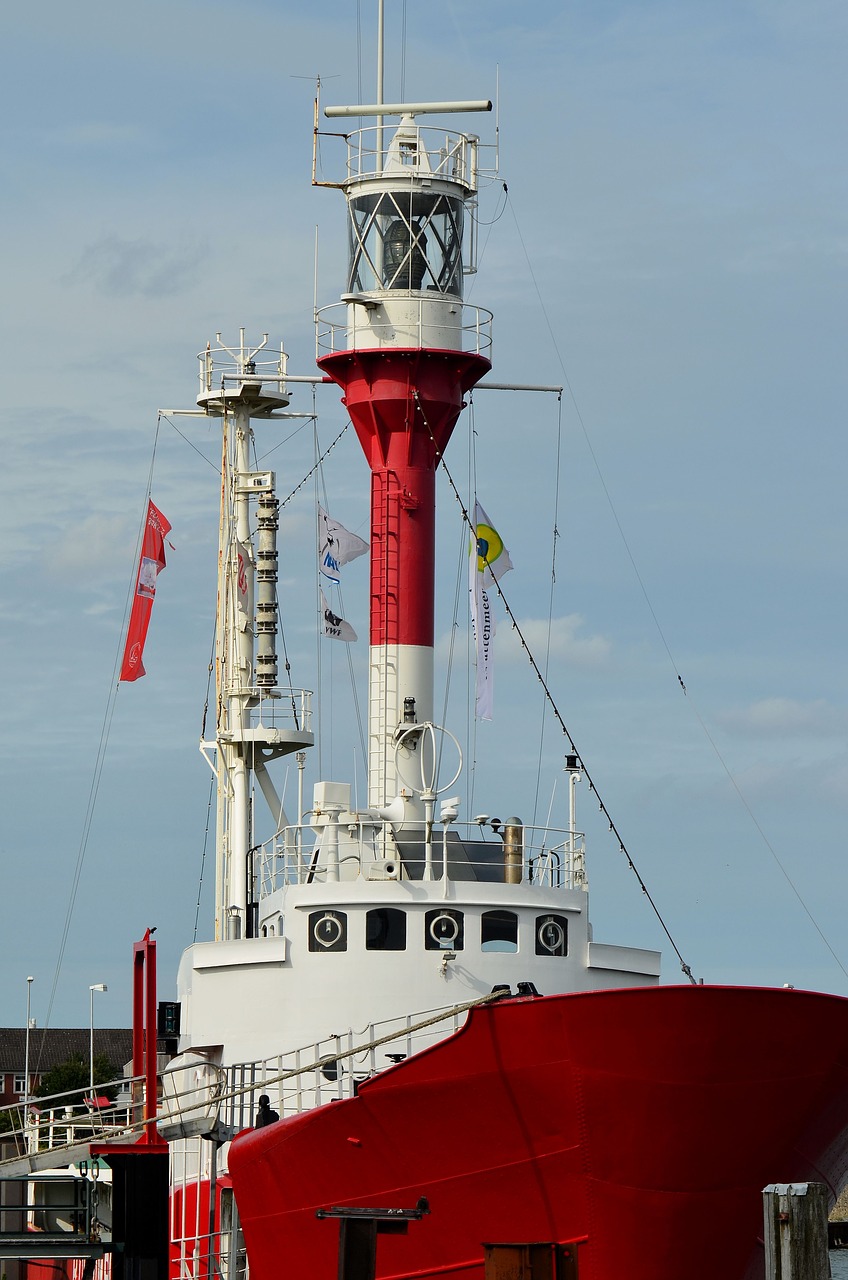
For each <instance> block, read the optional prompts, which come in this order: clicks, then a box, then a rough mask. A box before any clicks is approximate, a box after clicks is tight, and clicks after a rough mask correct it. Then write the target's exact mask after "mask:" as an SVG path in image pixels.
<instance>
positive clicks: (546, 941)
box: [536, 915, 568, 956]
mask: <svg viewBox="0 0 848 1280" xmlns="http://www.w3.org/2000/svg"><path fill="white" fill-rule="evenodd" d="M536 955H537V956H567V955H568V920H567V919H566V917H565V916H553V915H550V916H536Z"/></svg>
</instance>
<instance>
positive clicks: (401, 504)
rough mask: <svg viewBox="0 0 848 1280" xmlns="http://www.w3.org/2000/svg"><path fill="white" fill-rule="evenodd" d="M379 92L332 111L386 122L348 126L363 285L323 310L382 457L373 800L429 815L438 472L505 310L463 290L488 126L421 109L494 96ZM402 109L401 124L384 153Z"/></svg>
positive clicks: (342, 375) (330, 361)
mask: <svg viewBox="0 0 848 1280" xmlns="http://www.w3.org/2000/svg"><path fill="white" fill-rule="evenodd" d="M379 98H380V100H379V101H378V102H377V103H375V104H371V105H359V106H349V107H328V108H327V109H326V112H325V114H326V115H327V116H329V117H339V116H345V117H347V116H373V117H376V119H377V125H376V128H375V127H373V126H372V127H370V128H367V127H366V128H363V129H360V130H356V131H355V132H353V133H351V134H349V135H348V136H347V137H348V161H347V176H346V178H345V179H344V181H342V182H340V183H338V184H334V185H338V186H340V187H341V189H342V190H343V191H344V194H345V198H346V201H347V208H348V219H349V233H350V234H349V243H350V256H349V263H348V279H347V291H346V292H345V293H344V294H343V295H342V299H341V303H340V304H335V306H334V307H327V308H324V309H322V311H321V312H320V313H319V323H320V331H319V347H320V348H321V349H322V351H323V354H320V355H319V359H318V364H319V366H320V367H321V368H322V369H323V370H324V371H325V373H327V374H328V375H329V376H330V377H331V378H332V379H333V380H334V381H335V382H336V383H338V385H339V386H340V387H341V388H342V390H343V392H344V396H343V403H344V404H345V405H346V407H347V410H348V413H349V414H350V417H351V421H352V422H353V425H354V427H355V429H356V434H357V436H358V438H359V442H360V444H361V446H362V449H363V451H364V453H365V457H366V459H367V461H368V464H369V467H370V469H371V609H370V663H369V666H370V677H369V703H368V726H369V727H368V742H369V746H368V803H369V805H370V806H372V807H380V806H384V805H387V804H390V803H391V801H392V800H394V799H395V797H396V796H397V795H399V794H404V796H405V798H407V799H408V800H409V801H410V802H411V804H412V811H410V809H409V808H407V810H406V813H407V816H409V817H412V816H416V817H420V816H421V814H420V813H419V812H417V808H418V805H417V803H416V802H413V800H412V796H411V794H410V790H409V786H408V775H409V776H412V774H413V773H414V774H418V775H419V776H420V775H421V769H420V767H419V766H418V764H417V762H413V761H410V762H409V763H410V766H411V767H410V769H409V770H407V769H405V768H404V767H403V765H404V756H410V755H412V753H414V752H415V751H416V750H417V748H418V745H419V743H421V744H422V750H423V749H424V745H423V744H424V741H425V739H427V738H428V737H430V736H431V735H427V734H425V733H424V731H423V726H424V725H426V724H428V723H430V722H432V718H433V645H434V607H433V602H434V587H435V473H436V468H437V466H438V463H439V459H440V457H441V455H442V452H443V451H444V449H445V447H446V445H447V443H448V440H449V439H450V435H451V432H452V431H453V428H454V425H455V423H456V421H457V418H458V417H459V414H460V411H461V410H462V408H463V396H464V394H465V393H466V392H467V391H468V390H469V389H470V388H471V387H473V386H474V384H475V383H476V382H478V381H479V379H480V378H481V377H482V376H483V375H484V374H485V373H486V372H487V371H488V370H489V368H490V367H491V366H490V361H489V359H488V356H487V355H486V354H484V353H485V352H487V351H488V350H489V348H490V345H491V333H490V322H491V314H490V313H489V312H485V311H483V310H481V309H480V308H477V307H470V306H468V305H467V304H464V303H463V301H462V286H463V275H464V273H465V272H466V271H469V270H473V262H472V261H471V254H470V253H469V254H466V255H464V253H463V232H464V226H465V219H466V211H467V209H468V208H469V206H471V205H473V203H474V201H475V199H476V191H477V138H476V137H475V136H473V135H470V134H462V133H449V132H446V131H445V130H443V129H439V128H428V127H425V126H422V125H420V124H419V123H418V120H417V117H418V116H421V115H425V114H430V113H434V112H438V113H445V112H455V111H485V110H490V109H491V103H490V102H449V103H411V104H403V103H389V104H387V103H384V102H383V101H382V94H380V95H379ZM393 115H394V116H398V115H399V116H400V123H399V124H398V126H397V128H396V129H395V132H394V135H393V137H392V138H391V141H390V142H389V144H388V147H387V148H386V149H385V151H384V150H383V137H382V131H383V121H384V119H385V118H386V117H387V116H393ZM339 308H341V309H342V310H341V314H339ZM416 727H420V728H421V730H422V732H421V734H417V733H416V732H415V729H416ZM400 735H403V741H402V743H400V742H399V739H400ZM413 765H414V768H413V767H412V766H413Z"/></svg>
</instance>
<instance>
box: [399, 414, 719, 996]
mask: <svg viewBox="0 0 848 1280" xmlns="http://www.w3.org/2000/svg"><path fill="white" fill-rule="evenodd" d="M413 395H414V397H415V401H416V404H417V407H418V412H419V413H420V414H421V418H422V421H423V422H424V425H425V426H426V427H427V430H428V432H429V435H430V440H431V442H432V444H433V449H434V450H435V457H436V465H438V464H439V463H441V465H442V467H443V469H444V473H445V476H446V478H447V481H448V484H449V485H450V487H451V490H452V491H453V496H454V498H455V500H456V502H457V503H458V504H459V508H460V511H461V512H462V518H463V520H464V521H465V523H466V524H467V526H468V529H469V533H470V535H471V537H473V536H474V523H473V521H472V519H471V516H470V515H469V513H468V509H467V507H466V506H465V503H464V502H463V500H462V496H461V494H460V492H459V490H458V488H457V487H456V484H455V483H454V479H453V476H452V475H451V473H450V470H449V469H448V466H447V463H446V462H445V459H444V454H443V453H442V451H441V450H440V448H439V446H438V443H437V442H436V438H435V436H434V434H433V431H432V429H431V427H430V424H429V422H428V421H427V417H426V415H425V413H424V410H423V408H422V405H421V399H420V396H419V394H418V392H417V391H414V392H413ZM483 558H484V560H485V561H486V564H487V565H488V563H489V562H488V558H487V557H486V556H485V555H484V557H483ZM492 581H493V584H494V587H495V590H496V591H497V593H498V595H499V597H500V600H501V603H502V604H503V607H504V609H505V610H506V614H507V617H508V618H509V620H510V622H511V623H512V628H513V630H514V631H515V633H516V635H517V636H518V639H519V642H520V644H521V647H522V649H523V650H524V652H525V654H526V655H527V659H528V661H529V663H530V665H531V667H532V668H533V670H534V672H535V673H536V678H537V680H538V681H539V683H540V684H541V686H542V689H543V692H544V696H545V698H546V699H547V702H548V704H549V706H550V708H551V711H552V713H553V715H554V718H555V719H556V722H557V724H558V725H559V727H560V729H561V730H562V733H563V736H564V737H565V738H566V740H567V742H568V745H569V747H570V749H571V750H570V754H572V755H575V756H577V759H578V761H579V763H580V768H581V769H582V770H583V774H584V776H585V778H586V781H587V783H588V784H589V790H590V792H591V793H592V795H593V796H594V797H595V799H596V800H597V802H598V807H599V809H600V812H601V813H602V814H603V815H604V817H605V818H606V820H607V822H608V824H609V829H610V831H611V832H612V834H613V835H614V836H615V839H616V841H617V843H618V848H619V852H620V853H622V854H623V855H624V857H625V859H626V861H627V865H628V867H629V869H630V871H631V872H632V873H633V875H634V876H635V877H636V881H637V883H638V885H639V888H640V889H641V890H642V892H643V894H644V895H645V897H646V898H647V900H648V902H649V904H650V906H651V910H652V911H653V913H654V915H655V917H656V919H657V921H658V922H659V925H660V927H661V929H662V931H663V933H664V934H665V936H666V937H667V938H668V941H669V943H670V944H671V946H672V949H673V950H674V954H675V955H676V956H677V959H678V960H679V961H680V969H681V972H682V973H684V974H685V975H686V977H687V978H688V979H689V981H690V982H691V983H692V985H693V986H695V985H697V981H696V979H695V977H694V976H693V974H692V969H691V967H690V966H689V965H688V964H687V963H686V961H685V960H684V959H683V956H682V954H681V952H680V950H679V948H678V946H677V943H676V942H675V940H674V938H673V937H672V934H671V932H670V930H669V928H668V925H667V924H666V923H665V920H664V919H663V916H662V913H661V912H660V909H659V907H658V906H657V904H656V902H655V901H654V898H653V896H652V895H651V893H650V891H649V889H648V886H647V885H646V883H645V881H644V880H643V879H642V876H641V874H640V872H639V869H638V867H637V866H636V863H635V862H634V861H633V856H632V854H631V853H630V852H629V851H628V849H627V846H626V845H625V843H624V840H623V838H622V836H621V832H620V831H619V830H618V827H617V826H616V825H615V822H614V820H613V818H612V815H611V814H610V812H609V810H608V809H607V807H606V805H605V804H604V800H603V797H602V796H601V794H600V792H599V791H598V788H597V786H596V785H595V781H594V779H593V778H592V775H591V774H590V772H589V770H588V769H587V767H586V764H585V762H584V760H583V758H582V756H581V755H580V752H579V751H578V749H577V744H576V743H575V741H574V739H573V738H572V736H571V733H570V732H569V729H568V726H567V725H566V723H565V721H564V720H563V718H562V715H561V714H560V711H559V708H558V706H557V704H556V702H555V701H554V697H553V694H552V693H551V690H550V688H549V686H548V683H547V681H546V679H545V677H544V675H543V674H542V671H541V669H540V667H539V664H538V663H537V662H536V659H535V657H534V656H533V652H532V650H531V648H530V646H529V644H528V643H527V640H526V638H525V636H524V632H523V631H522V630H521V627H520V625H519V623H518V619H517V618H516V616H515V614H514V613H513V611H512V609H511V608H510V605H509V601H508V600H507V598H506V596H505V595H504V592H503V588H502V587H501V585H500V582H499V581H498V579H497V578H495V577H494V576H493V578H492Z"/></svg>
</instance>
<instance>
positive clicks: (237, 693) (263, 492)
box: [197, 329, 313, 941]
mask: <svg viewBox="0 0 848 1280" xmlns="http://www.w3.org/2000/svg"><path fill="white" fill-rule="evenodd" d="M267 343H268V335H267V334H265V335H264V336H263V339H262V341H261V342H260V343H259V344H258V345H257V346H246V345H245V337H244V329H242V330H241V332H240V339H239V345H238V346H237V347H234V348H230V347H227V346H224V345H222V344H221V335H220V333H219V334H218V335H217V336H216V345H215V347H214V348H212V346H211V345H208V346H207V348H206V351H205V352H202V353H201V355H200V356H199V357H198V358H199V360H200V386H201V390H200V394H199V396H198V397H197V403H198V405H200V406H201V408H202V409H204V410H205V412H206V413H207V414H209V415H210V416H213V417H218V418H220V420H221V513H220V521H219V530H218V607H217V614H216V624H215V703H216V733H215V741H214V742H201V744H200V745H201V750H202V751H203V752H204V754H205V755H206V757H207V759H208V760H209V762H210V765H211V767H212V769H213V772H214V773H215V776H216V779H217V814H216V842H215V846H216V859H215V939H216V941H221V940H222V939H227V938H229V939H233V938H239V937H243V936H246V937H251V936H253V935H254V934H255V924H256V921H255V913H256V904H257V898H258V894H257V892H256V886H255V883H254V875H253V869H252V850H253V846H254V844H255V840H254V838H253V828H254V821H253V813H252V792H253V783H254V781H255V782H256V783H258V784H259V788H260V790H261V792H262V794H263V796H264V798H265V801H266V803H267V806H268V808H269V809H270V812H271V817H272V820H273V822H274V824H275V829H279V828H281V827H283V826H285V825H287V818H286V815H285V812H284V810H283V806H282V802H281V800H280V798H279V796H278V794H277V792H276V789H275V787H274V784H273V781H272V780H271V777H270V775H269V773H268V770H267V764H268V763H269V761H271V760H273V759H275V758H277V757H279V756H282V755H287V754H290V753H291V752H295V751H300V750H302V749H303V748H304V747H307V746H311V745H312V742H313V735H312V733H311V705H310V701H309V695H308V694H307V693H306V692H305V691H303V690H294V689H282V688H280V687H279V686H278V684H277V654H276V634H277V590H276V587H277V543H276V531H277V525H278V520H277V511H278V508H279V502H278V501H277V498H276V493H275V487H276V477H275V475H274V472H273V471H253V470H251V466H250V458H251V452H252V446H253V427H252V425H251V424H252V419H254V418H271V417H276V416H280V414H279V411H280V410H283V409H285V408H286V406H287V405H288V403H289V397H288V395H287V393H286V385H285V373H286V356H285V352H284V351H283V350H282V348H281V349H280V352H279V354H278V355H277V356H276V357H275V358H274V360H272V361H270V362H269V361H265V362H263V363H260V364H258V363H257V360H256V357H257V355H258V354H259V353H260V352H261V351H263V350H264V348H265V347H266V346H267ZM266 384H267V385H266ZM254 518H255V521H256V524H257V526H258V532H257V536H256V538H255V539H254V536H253V530H252V520H253V519H254Z"/></svg>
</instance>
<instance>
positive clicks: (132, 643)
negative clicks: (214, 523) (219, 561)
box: [119, 500, 171, 680]
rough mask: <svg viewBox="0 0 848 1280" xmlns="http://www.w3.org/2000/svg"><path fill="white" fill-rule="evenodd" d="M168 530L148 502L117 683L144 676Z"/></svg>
mask: <svg viewBox="0 0 848 1280" xmlns="http://www.w3.org/2000/svg"><path fill="white" fill-rule="evenodd" d="M170 532H171V526H170V524H169V523H168V521H167V520H166V519H165V517H164V516H163V515H162V512H161V511H159V510H157V508H156V507H154V505H153V503H152V502H150V501H149V500H148V503H147V523H146V525H145V527H144V537H143V538H142V542H141V555H140V557H139V561H138V572H137V573H136V577H135V593H134V595H133V602H132V609H131V610H130V625H129V627H128V628H127V641H126V644H125V645H124V657H123V661H122V663H121V674H120V677H119V678H120V679H121V680H138V678H139V677H140V676H143V675H144V665H143V663H142V661H141V655H142V653H143V651H144V642H145V640H146V638H147V628H148V625H149V623H150V612H151V610H152V608H153V600H154V597H155V595H156V579H157V577H158V575H159V574H160V573H161V572H162V570H163V569H164V568H165V539H166V538H167V536H168V534H169V533H170Z"/></svg>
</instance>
